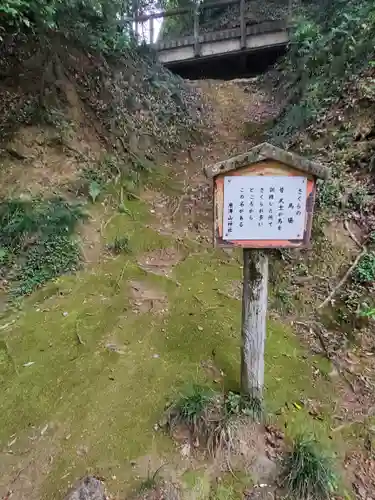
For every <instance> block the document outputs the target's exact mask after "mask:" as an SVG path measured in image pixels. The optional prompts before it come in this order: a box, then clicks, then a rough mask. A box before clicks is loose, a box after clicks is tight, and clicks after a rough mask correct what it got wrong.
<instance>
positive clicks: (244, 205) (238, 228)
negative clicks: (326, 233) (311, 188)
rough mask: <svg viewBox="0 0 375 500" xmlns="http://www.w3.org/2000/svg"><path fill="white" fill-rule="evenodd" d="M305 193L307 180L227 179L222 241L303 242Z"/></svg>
mask: <svg viewBox="0 0 375 500" xmlns="http://www.w3.org/2000/svg"><path fill="white" fill-rule="evenodd" d="M306 190H307V180H306V178H305V177H292V176H290V177H289V176H261V175H257V176H232V177H225V178H224V220H223V239H224V240H301V239H303V232H304V227H305V216H306V193H307V191H306Z"/></svg>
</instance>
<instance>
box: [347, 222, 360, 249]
mask: <svg viewBox="0 0 375 500" xmlns="http://www.w3.org/2000/svg"><path fill="white" fill-rule="evenodd" d="M344 228H345V229H346V230H347V231H348V233H349V236H350V237H351V239H352V240H353V241H354V243H355V244H356V245H357V246H358V247H359V248H363V245H362V244H361V243H360V242H359V241H358V238H357V236H356V235H355V234H354V233H353V231H352V230H351V229H350V227H349V223H348V220H347V219H345V220H344Z"/></svg>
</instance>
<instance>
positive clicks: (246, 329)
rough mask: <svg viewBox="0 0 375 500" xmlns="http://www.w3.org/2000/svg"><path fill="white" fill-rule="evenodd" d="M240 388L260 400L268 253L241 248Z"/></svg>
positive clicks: (261, 393)
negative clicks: (242, 249)
mask: <svg viewBox="0 0 375 500" xmlns="http://www.w3.org/2000/svg"><path fill="white" fill-rule="evenodd" d="M243 258H244V263H243V296H242V345H241V392H242V394H244V395H248V396H250V397H251V398H254V399H258V400H260V401H262V399H263V385H264V344H265V339H266V316H267V286H268V255H267V253H266V250H257V249H248V248H245V249H244V251H243Z"/></svg>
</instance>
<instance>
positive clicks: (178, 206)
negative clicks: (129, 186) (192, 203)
mask: <svg viewBox="0 0 375 500" xmlns="http://www.w3.org/2000/svg"><path fill="white" fill-rule="evenodd" d="M185 196H186V194H182V195H181V196H180V197H179V200H178V202H177V205H176V207H175V209H174V210H173V212H172V214H171V219H173V217H174V216H175V215H176V214H177V212H178V211H179V210H180V207H181V204H182V202H183V199H184V198H185Z"/></svg>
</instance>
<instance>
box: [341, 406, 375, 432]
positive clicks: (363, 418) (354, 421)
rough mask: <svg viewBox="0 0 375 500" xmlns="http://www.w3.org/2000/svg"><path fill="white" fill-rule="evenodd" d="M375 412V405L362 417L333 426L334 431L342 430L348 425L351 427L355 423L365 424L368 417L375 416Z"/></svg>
mask: <svg viewBox="0 0 375 500" xmlns="http://www.w3.org/2000/svg"><path fill="white" fill-rule="evenodd" d="M374 414H375V406H372V407H371V408H370V409H369V410H368V411H367V412H366V414H365V415H363V417H362V418H357V419H356V420H352V421H351V422H345V423H344V424H341V425H338V426H337V427H333V428H332V427H331V431H332V432H340V431H342V430H343V429H345V428H346V427H350V426H352V425H354V424H363V423H364V422H365V421H366V419H368V418H370V417H373V416H374Z"/></svg>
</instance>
